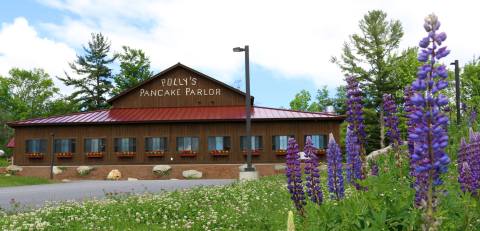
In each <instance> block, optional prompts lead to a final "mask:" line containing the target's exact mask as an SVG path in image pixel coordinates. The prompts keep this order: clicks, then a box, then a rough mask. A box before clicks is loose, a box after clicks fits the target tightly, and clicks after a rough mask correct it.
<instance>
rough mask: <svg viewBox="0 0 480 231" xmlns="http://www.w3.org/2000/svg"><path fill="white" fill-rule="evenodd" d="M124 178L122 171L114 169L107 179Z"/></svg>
mask: <svg viewBox="0 0 480 231" xmlns="http://www.w3.org/2000/svg"><path fill="white" fill-rule="evenodd" d="M120 178H122V173H121V172H120V171H119V170H118V169H113V170H112V171H110V172H109V173H108V175H107V180H119V179H120Z"/></svg>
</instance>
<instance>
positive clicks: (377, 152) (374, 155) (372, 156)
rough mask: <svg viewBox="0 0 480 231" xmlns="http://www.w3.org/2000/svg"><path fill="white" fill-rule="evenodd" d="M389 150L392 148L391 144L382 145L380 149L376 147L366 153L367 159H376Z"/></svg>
mask: <svg viewBox="0 0 480 231" xmlns="http://www.w3.org/2000/svg"><path fill="white" fill-rule="evenodd" d="M390 150H392V145H388V146H387V147H384V148H382V149H378V150H375V151H373V152H370V153H369V154H368V155H367V160H372V159H376V158H377V157H378V156H381V155H385V154H387V153H388V152H390Z"/></svg>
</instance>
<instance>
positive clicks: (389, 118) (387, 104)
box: [383, 94, 402, 149]
mask: <svg viewBox="0 0 480 231" xmlns="http://www.w3.org/2000/svg"><path fill="white" fill-rule="evenodd" d="M383 111H384V112H385V117H384V120H385V127H386V128H387V137H388V138H389V139H390V143H391V144H392V147H393V148H394V149H398V146H399V145H402V139H401V138H400V131H399V130H398V117H397V105H396V104H395V102H394V101H393V97H392V95H391V94H383Z"/></svg>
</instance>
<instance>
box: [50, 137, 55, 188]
mask: <svg viewBox="0 0 480 231" xmlns="http://www.w3.org/2000/svg"><path fill="white" fill-rule="evenodd" d="M50 136H52V153H51V156H50V158H51V160H50V179H53V163H54V160H55V134H53V133H50Z"/></svg>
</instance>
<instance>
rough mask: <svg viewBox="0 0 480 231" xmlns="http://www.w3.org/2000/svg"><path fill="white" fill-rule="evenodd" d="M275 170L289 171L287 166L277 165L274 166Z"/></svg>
mask: <svg viewBox="0 0 480 231" xmlns="http://www.w3.org/2000/svg"><path fill="white" fill-rule="evenodd" d="M273 169H275V170H276V171H283V170H285V169H287V165H284V164H276V165H274V166H273Z"/></svg>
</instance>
